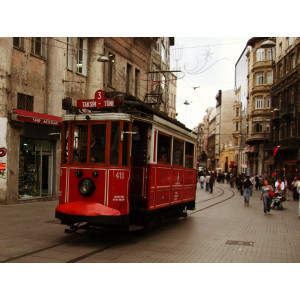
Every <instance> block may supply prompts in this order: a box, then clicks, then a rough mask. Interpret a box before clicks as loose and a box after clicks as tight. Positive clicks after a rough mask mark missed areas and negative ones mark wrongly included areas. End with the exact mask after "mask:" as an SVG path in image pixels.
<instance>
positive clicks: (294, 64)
mask: <svg viewBox="0 0 300 300" xmlns="http://www.w3.org/2000/svg"><path fill="white" fill-rule="evenodd" d="M295 67H296V55H295V53H293V54H292V55H291V70H293V69H294V68H295Z"/></svg>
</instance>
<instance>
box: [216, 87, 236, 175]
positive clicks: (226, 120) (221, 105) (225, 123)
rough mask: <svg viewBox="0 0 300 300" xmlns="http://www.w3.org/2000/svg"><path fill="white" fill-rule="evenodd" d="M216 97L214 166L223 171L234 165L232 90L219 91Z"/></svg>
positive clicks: (233, 96)
mask: <svg viewBox="0 0 300 300" xmlns="http://www.w3.org/2000/svg"><path fill="white" fill-rule="evenodd" d="M216 99H217V105H216V136H215V157H216V165H215V166H216V167H217V168H221V169H222V171H223V172H228V171H229V167H230V166H234V139H233V136H232V133H233V131H234V125H233V123H232V116H233V104H234V101H235V93H234V90H227V91H219V93H218V95H217V97H216ZM229 149H230V151H229Z"/></svg>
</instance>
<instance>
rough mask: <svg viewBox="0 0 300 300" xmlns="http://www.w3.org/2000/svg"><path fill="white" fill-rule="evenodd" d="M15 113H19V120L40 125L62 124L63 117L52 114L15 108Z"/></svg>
mask: <svg viewBox="0 0 300 300" xmlns="http://www.w3.org/2000/svg"><path fill="white" fill-rule="evenodd" d="M12 111H13V113H16V114H17V116H16V117H17V120H18V121H22V122H29V123H34V124H38V125H49V126H62V118H61V117H56V116H52V115H46V114H40V113H36V112H32V111H28V110H23V109H18V108H13V110H12Z"/></svg>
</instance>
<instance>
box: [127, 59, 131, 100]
mask: <svg viewBox="0 0 300 300" xmlns="http://www.w3.org/2000/svg"><path fill="white" fill-rule="evenodd" d="M131 73H132V66H131V65H130V64H127V72H126V93H127V94H130V89H131V76H132V75H131Z"/></svg>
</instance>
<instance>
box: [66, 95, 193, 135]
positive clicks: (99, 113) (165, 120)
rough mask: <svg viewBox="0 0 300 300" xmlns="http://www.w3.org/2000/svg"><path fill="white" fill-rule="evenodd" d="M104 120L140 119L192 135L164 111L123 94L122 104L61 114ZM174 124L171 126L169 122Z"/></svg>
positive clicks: (75, 118)
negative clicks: (120, 105)
mask: <svg viewBox="0 0 300 300" xmlns="http://www.w3.org/2000/svg"><path fill="white" fill-rule="evenodd" d="M75 120H76V121H86V120H95V121H106V120H116V121H117V120H123V121H132V120H141V121H144V122H148V123H153V122H155V123H159V124H162V125H164V126H168V127H170V128H174V129H175V128H176V127H177V128H178V129H179V128H180V129H181V130H179V131H181V132H185V133H186V134H187V133H189V134H188V135H189V136H191V137H192V136H194V134H192V130H191V129H189V128H187V127H186V126H185V125H184V124H183V123H181V122H179V121H178V120H175V119H173V118H170V117H169V116H168V115H167V114H166V113H164V112H161V111H159V110H157V109H155V108H153V107H152V106H151V105H149V104H147V103H145V102H142V101H141V100H139V99H137V98H135V97H133V96H131V95H127V94H124V106H122V107H114V108H102V109H91V110H90V111H85V112H80V113H78V110H77V113H72V114H66V115H63V121H75ZM170 123H171V124H173V125H175V126H172V125H171V124H170Z"/></svg>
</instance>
